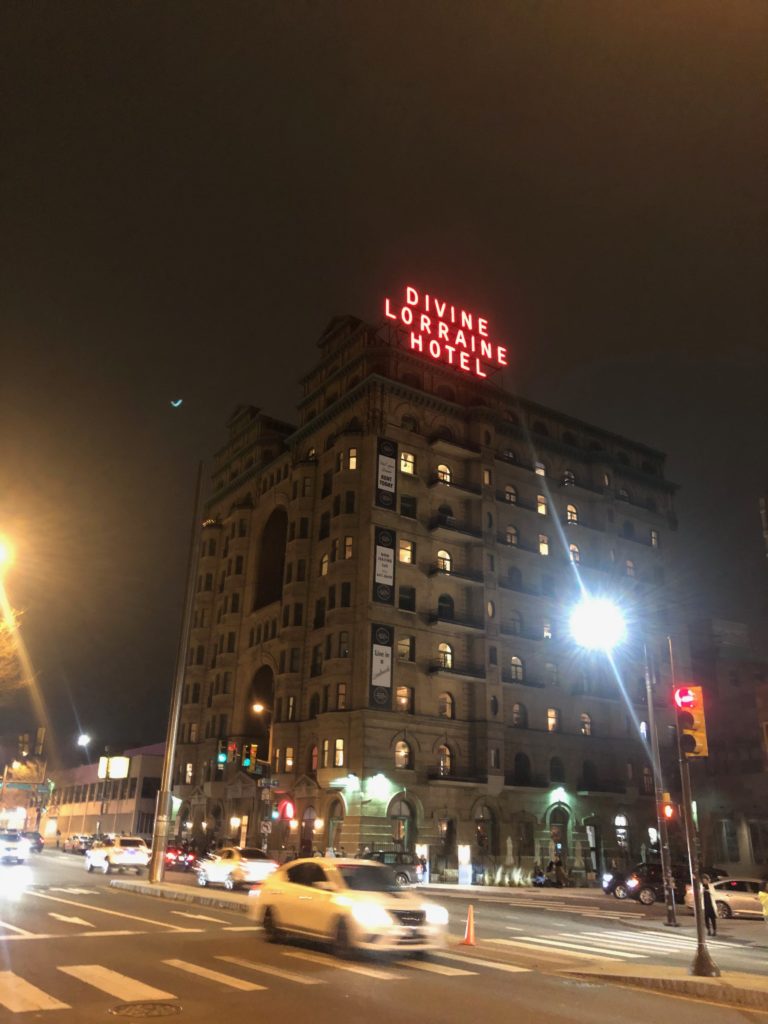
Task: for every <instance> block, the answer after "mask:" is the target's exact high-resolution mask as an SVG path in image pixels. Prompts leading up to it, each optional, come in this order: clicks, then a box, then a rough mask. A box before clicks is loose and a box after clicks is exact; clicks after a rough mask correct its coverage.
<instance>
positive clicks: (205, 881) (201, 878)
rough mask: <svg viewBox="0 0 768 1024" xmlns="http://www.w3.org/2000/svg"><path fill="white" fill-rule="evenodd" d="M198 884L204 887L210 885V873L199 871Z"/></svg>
mask: <svg viewBox="0 0 768 1024" xmlns="http://www.w3.org/2000/svg"><path fill="white" fill-rule="evenodd" d="M197 884H198V885H199V886H200V887H201V888H202V889H204V888H205V887H206V885H208V875H206V873H205V872H204V871H198V872H197Z"/></svg>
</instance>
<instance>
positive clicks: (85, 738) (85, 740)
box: [77, 732, 91, 747]
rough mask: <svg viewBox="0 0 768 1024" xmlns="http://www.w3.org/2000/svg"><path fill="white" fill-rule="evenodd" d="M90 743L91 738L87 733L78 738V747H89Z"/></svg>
mask: <svg viewBox="0 0 768 1024" xmlns="http://www.w3.org/2000/svg"><path fill="white" fill-rule="evenodd" d="M90 742H91V737H90V736H89V735H88V733H87V732H83V733H81V734H80V735H79V736H78V737H77V745H78V747H87V746H88V744H89V743H90Z"/></svg>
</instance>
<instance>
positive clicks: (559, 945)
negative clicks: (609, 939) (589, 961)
mask: <svg viewBox="0 0 768 1024" xmlns="http://www.w3.org/2000/svg"><path fill="white" fill-rule="evenodd" d="M529 941H530V942H534V943H536V944H537V945H541V946H553V947H555V948H556V949H563V947H566V948H567V949H581V950H585V951H586V952H588V953H589V954H590V955H591V954H592V953H593V952H594V953H603V954H604V955H605V956H607V957H610V958H611V959H612V960H647V959H648V955H647V953H628V952H627V951H626V950H621V952H616V951H614V950H610V949H605V948H604V947H603V946H583V945H582V944H581V943H580V942H574V941H573V940H572V939H568V940H565V939H557V940H556V939H540V938H538V937H535V936H530V937H529Z"/></svg>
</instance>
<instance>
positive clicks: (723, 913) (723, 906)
mask: <svg viewBox="0 0 768 1024" xmlns="http://www.w3.org/2000/svg"><path fill="white" fill-rule="evenodd" d="M715 913H716V914H717V916H718V917H722V918H728V917H733V911H732V910H731V908H730V907H729V906H728V904H727V903H724V902H723V901H722V900H718V901H717V903H716V904H715Z"/></svg>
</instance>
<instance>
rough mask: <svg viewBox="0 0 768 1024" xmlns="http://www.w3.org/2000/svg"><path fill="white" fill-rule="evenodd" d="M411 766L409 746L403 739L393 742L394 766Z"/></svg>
mask: <svg viewBox="0 0 768 1024" xmlns="http://www.w3.org/2000/svg"><path fill="white" fill-rule="evenodd" d="M410 767H411V748H410V747H409V746H408V744H407V743H406V742H405V740H398V741H397V743H396V744H395V768H410Z"/></svg>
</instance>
